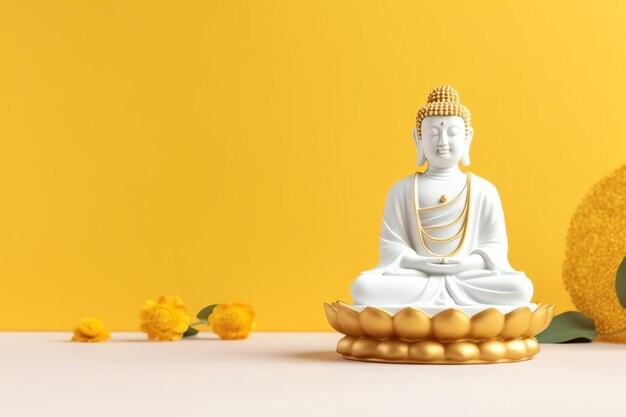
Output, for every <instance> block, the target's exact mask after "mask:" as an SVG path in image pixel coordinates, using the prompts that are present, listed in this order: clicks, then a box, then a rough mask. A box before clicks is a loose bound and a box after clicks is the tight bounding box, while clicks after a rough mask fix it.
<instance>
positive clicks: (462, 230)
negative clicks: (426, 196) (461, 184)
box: [413, 172, 472, 258]
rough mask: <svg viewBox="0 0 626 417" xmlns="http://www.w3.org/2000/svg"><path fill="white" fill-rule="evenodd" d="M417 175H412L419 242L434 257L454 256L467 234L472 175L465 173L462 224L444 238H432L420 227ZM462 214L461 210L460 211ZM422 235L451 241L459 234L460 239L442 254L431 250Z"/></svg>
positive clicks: (417, 173)
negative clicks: (465, 191)
mask: <svg viewBox="0 0 626 417" xmlns="http://www.w3.org/2000/svg"><path fill="white" fill-rule="evenodd" d="M418 175H419V172H416V173H415V176H414V177H413V204H414V206H415V219H416V222H417V234H418V235H419V240H420V243H421V244H422V247H423V248H424V250H425V251H426V252H428V253H429V254H430V255H432V256H435V257H444V258H445V257H449V256H454V255H456V254H457V253H458V252H459V251H460V250H461V247H462V246H463V242H464V241H465V237H466V235H467V224H468V219H469V213H470V198H471V190H472V176H471V173H469V172H468V173H467V182H466V184H465V186H466V187H467V197H466V199H465V207H464V208H463V211H464V212H465V216H464V218H463V225H462V226H461V228H460V229H459V231H458V232H457V233H455V235H454V236H453V237H452V238H445V239H439V240H438V239H437V238H432V236H430V235H428V234H427V233H426V231H425V230H424V228H423V227H422V222H421V220H420V216H419V211H420V207H419V195H418V188H417V176H418ZM462 193H463V192H462V191H461V193H459V195H457V196H456V197H455V198H454V199H453V200H451V201H450V202H452V201H455V200H456V199H458V198H459V196H460V195H461V194H462ZM450 202H446V203H444V204H440V205H439V206H432V207H426V209H433V208H438V207H441V206H443V205H447V204H448V203H450ZM461 214H463V212H462V213H461ZM457 221H458V220H455V221H454V222H453V223H452V224H454V223H456V222H457ZM424 235H426V236H427V237H429V238H432V240H434V241H440V242H441V241H447V242H449V241H451V240H454V239H456V238H458V237H459V236H461V240H460V241H459V244H458V245H457V247H456V248H455V249H454V250H453V251H452V252H450V253H448V254H446V255H443V254H439V253H435V252H433V251H431V250H430V249H429V248H428V246H426V242H425V241H424Z"/></svg>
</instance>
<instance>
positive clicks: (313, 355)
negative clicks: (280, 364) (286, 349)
mask: <svg viewBox="0 0 626 417" xmlns="http://www.w3.org/2000/svg"><path fill="white" fill-rule="evenodd" d="M280 356H286V357H287V358H291V359H304V360H310V361H317V362H338V361H343V360H344V359H343V358H342V357H341V355H339V354H338V353H337V352H334V351H328V350H323V351H312V352H290V353H285V354H281V355H280Z"/></svg>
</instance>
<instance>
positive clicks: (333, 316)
mask: <svg viewBox="0 0 626 417" xmlns="http://www.w3.org/2000/svg"><path fill="white" fill-rule="evenodd" d="M324 310H326V319H327V320H328V323H329V324H330V325H331V326H332V328H333V329H335V330H337V331H338V332H339V333H343V330H341V326H340V325H339V319H337V310H336V309H335V308H334V306H331V305H330V304H327V303H324Z"/></svg>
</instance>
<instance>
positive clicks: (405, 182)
mask: <svg viewBox="0 0 626 417" xmlns="http://www.w3.org/2000/svg"><path fill="white" fill-rule="evenodd" d="M414 177H415V173H413V174H411V175H407V176H406V177H403V178H400V179H399V180H397V181H396V182H394V183H393V185H392V186H391V188H390V189H389V193H388V197H389V198H390V199H394V200H396V199H402V198H404V197H405V196H406V195H407V194H408V193H412V192H413V179H414Z"/></svg>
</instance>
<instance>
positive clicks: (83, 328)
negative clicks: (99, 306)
mask: <svg viewBox="0 0 626 417" xmlns="http://www.w3.org/2000/svg"><path fill="white" fill-rule="evenodd" d="M110 338H111V334H110V333H109V331H108V330H107V329H105V328H104V324H102V322H101V321H100V320H98V319H94V318H91V317H89V318H86V319H82V320H81V321H80V323H79V324H78V326H75V327H74V336H72V342H104V341H107V340H109V339H110Z"/></svg>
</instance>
